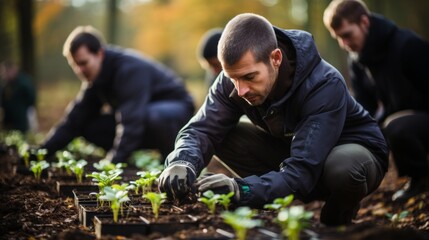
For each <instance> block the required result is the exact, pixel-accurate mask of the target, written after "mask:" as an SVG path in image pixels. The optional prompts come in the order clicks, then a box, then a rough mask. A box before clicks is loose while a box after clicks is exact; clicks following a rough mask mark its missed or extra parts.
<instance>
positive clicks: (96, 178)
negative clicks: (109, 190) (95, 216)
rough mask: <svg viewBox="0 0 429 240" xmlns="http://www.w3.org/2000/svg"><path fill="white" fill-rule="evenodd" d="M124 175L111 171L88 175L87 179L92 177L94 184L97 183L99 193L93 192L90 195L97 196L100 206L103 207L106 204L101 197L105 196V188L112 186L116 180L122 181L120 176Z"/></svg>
mask: <svg viewBox="0 0 429 240" xmlns="http://www.w3.org/2000/svg"><path fill="white" fill-rule="evenodd" d="M121 173H122V170H121V171H110V172H107V173H106V172H101V173H99V172H93V173H92V174H86V177H92V181H93V182H97V185H98V189H99V192H98V193H95V192H92V193H90V195H95V196H96V197H97V201H98V202H99V203H100V206H103V204H104V202H103V200H102V199H100V196H101V195H103V194H104V188H105V187H110V186H112V185H113V184H114V183H115V181H116V180H120V179H122V177H121V176H119V175H120V174H121Z"/></svg>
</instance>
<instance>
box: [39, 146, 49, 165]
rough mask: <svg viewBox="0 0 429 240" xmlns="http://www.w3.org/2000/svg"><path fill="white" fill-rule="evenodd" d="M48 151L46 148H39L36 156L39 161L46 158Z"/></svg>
mask: <svg viewBox="0 0 429 240" xmlns="http://www.w3.org/2000/svg"><path fill="white" fill-rule="evenodd" d="M47 153H48V150H47V149H46V148H40V149H37V151H36V157H37V161H39V162H40V161H42V160H46V159H45V156H46V154H47Z"/></svg>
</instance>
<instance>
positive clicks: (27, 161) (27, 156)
mask: <svg viewBox="0 0 429 240" xmlns="http://www.w3.org/2000/svg"><path fill="white" fill-rule="evenodd" d="M21 156H22V159H23V160H24V165H25V167H26V168H29V167H30V151H29V149H25V150H24V151H22V152H21Z"/></svg>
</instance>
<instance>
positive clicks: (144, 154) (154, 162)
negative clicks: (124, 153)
mask: <svg viewBox="0 0 429 240" xmlns="http://www.w3.org/2000/svg"><path fill="white" fill-rule="evenodd" d="M160 159H161V155H160V153H159V152H157V151H153V150H139V151H135V152H134V153H133V155H132V156H131V159H130V161H131V162H132V163H133V164H134V165H135V166H136V167H137V168H139V169H144V170H147V171H152V170H162V169H163V168H164V165H163V164H161V163H160Z"/></svg>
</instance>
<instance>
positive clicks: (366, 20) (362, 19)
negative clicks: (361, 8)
mask: <svg viewBox="0 0 429 240" xmlns="http://www.w3.org/2000/svg"><path fill="white" fill-rule="evenodd" d="M360 24H362V26H364V27H365V29H368V28H369V25H370V21H369V17H368V16H366V15H362V16H361V17H360Z"/></svg>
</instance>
